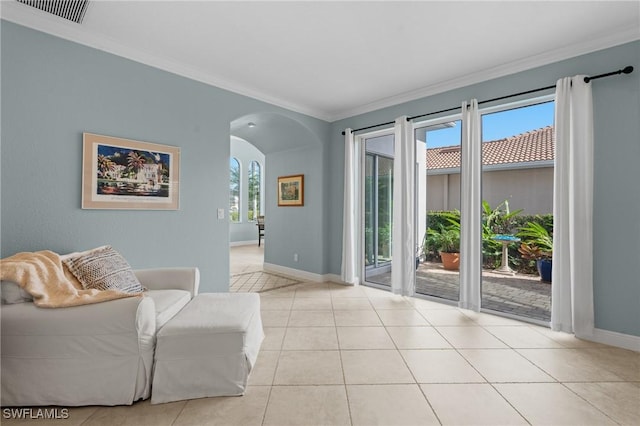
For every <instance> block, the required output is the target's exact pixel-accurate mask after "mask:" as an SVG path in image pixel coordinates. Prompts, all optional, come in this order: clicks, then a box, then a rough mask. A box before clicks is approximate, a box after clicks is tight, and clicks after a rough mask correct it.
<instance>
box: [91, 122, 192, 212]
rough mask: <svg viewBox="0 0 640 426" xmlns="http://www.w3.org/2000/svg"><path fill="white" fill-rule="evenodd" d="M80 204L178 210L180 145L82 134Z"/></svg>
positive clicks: (94, 207) (135, 208)
mask: <svg viewBox="0 0 640 426" xmlns="http://www.w3.org/2000/svg"><path fill="white" fill-rule="evenodd" d="M82 148H83V154H82V158H83V162H82V208H83V209H123V210H178V208H179V200H180V194H179V191H180V178H179V175H180V148H178V147H175V146H169V145H160V144H156V143H150V142H141V141H134V140H129V139H121V138H116V137H112V136H103V135H96V134H93V133H83V135H82Z"/></svg>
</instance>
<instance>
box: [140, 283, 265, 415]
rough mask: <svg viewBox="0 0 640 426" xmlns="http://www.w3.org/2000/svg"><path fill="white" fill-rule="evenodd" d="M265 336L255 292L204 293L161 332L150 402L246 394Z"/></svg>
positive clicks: (157, 344) (158, 336) (157, 346)
mask: <svg viewBox="0 0 640 426" xmlns="http://www.w3.org/2000/svg"><path fill="white" fill-rule="evenodd" d="M263 338H264V332H263V330H262V319H261V317H260V296H259V295H258V294H257V293H203V294H199V295H197V296H196V297H194V298H193V300H191V302H189V304H188V305H187V306H185V307H184V308H183V309H182V311H180V312H178V314H176V316H175V317H173V318H172V319H171V320H169V322H167V323H166V324H165V326H164V327H162V328H161V329H160V331H159V332H158V334H157V342H156V352H155V363H154V373H153V382H152V389H151V403H152V404H160V403H163V402H170V401H178V400H183V399H192V398H204V397H209V396H223V395H224V396H231V395H243V394H244V391H245V388H246V386H247V379H248V378H249V372H250V371H251V368H252V367H253V365H254V364H255V361H256V358H257V356H258V351H259V350H260V344H261V343H262V339H263Z"/></svg>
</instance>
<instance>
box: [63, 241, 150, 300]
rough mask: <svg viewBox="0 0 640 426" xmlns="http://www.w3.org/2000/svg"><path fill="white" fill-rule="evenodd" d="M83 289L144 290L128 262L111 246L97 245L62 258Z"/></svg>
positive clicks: (131, 291) (130, 291)
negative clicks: (97, 246)
mask: <svg viewBox="0 0 640 426" xmlns="http://www.w3.org/2000/svg"><path fill="white" fill-rule="evenodd" d="M63 262H64V264H65V265H66V266H67V268H69V271H71V273H72V274H73V275H74V276H75V277H76V278H77V279H78V281H80V283H82V286H83V287H84V288H85V289H97V290H118V291H121V292H123V293H140V292H142V291H143V290H144V288H143V287H142V284H140V281H138V278H136V276H135V274H134V273H133V270H132V269H131V266H130V265H129V263H128V262H127V261H126V260H125V259H124V258H123V257H122V256H121V255H120V253H118V252H117V251H115V250H114V249H113V248H112V247H111V246H104V247H99V248H97V249H95V250H90V251H88V252H83V253H80V254H78V255H77V256H73V255H72V256H70V257H67V258H65V259H64V260H63Z"/></svg>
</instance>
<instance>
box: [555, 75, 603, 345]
mask: <svg viewBox="0 0 640 426" xmlns="http://www.w3.org/2000/svg"><path fill="white" fill-rule="evenodd" d="M553 194H554V196H553V216H554V232H553V237H554V238H553V269H552V282H553V284H552V286H551V302H552V303H551V328H552V329H553V330H557V331H565V332H568V333H571V332H573V333H575V334H576V336H578V337H580V336H585V337H586V336H590V335H592V333H593V328H594V318H593V269H592V268H593V266H592V265H593V262H592V260H593V98H592V93H591V84H589V83H585V82H584V76H582V75H578V76H575V77H566V78H561V79H560V80H558V82H557V84H556V112H555V171H554V191H553Z"/></svg>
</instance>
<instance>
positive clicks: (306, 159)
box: [264, 148, 327, 274]
mask: <svg viewBox="0 0 640 426" xmlns="http://www.w3.org/2000/svg"><path fill="white" fill-rule="evenodd" d="M322 156H323V152H322V150H321V149H319V148H315V149H314V148H303V149H296V150H290V151H282V152H277V153H273V154H267V160H266V161H267V164H268V165H269V167H268V169H267V181H266V183H267V187H266V190H265V195H266V203H267V212H268V214H267V215H266V216H265V234H266V240H267V244H266V246H265V254H264V261H265V262H266V263H273V264H276V265H281V266H286V267H288V268H293V269H301V270H303V271H307V272H312V273H315V274H323V273H324V272H325V270H324V259H323V257H322V256H318V255H317V248H318V247H324V244H325V240H324V236H325V234H326V231H325V230H323V223H324V220H323V218H324V215H325V214H326V209H327V207H326V205H325V203H324V201H323V166H322V161H321V159H322ZM302 164H307V167H306V171H305V170H303V168H302V167H301V165H302ZM273 170H279V171H280V172H277V173H275V172H273ZM297 174H304V206H302V207H278V202H277V188H278V176H290V175H297ZM317 213H320V217H318V215H317ZM300 221H301V222H300ZM300 226H301V227H304V228H305V230H306V232H305V233H304V234H299V233H297V232H296V231H295V229H296V228H298V227H300ZM273 232H275V233H276V234H277V235H286V238H272V237H271V235H272V233H273ZM295 253H297V254H298V261H297V262H295V261H294V259H293V255H294V254H295Z"/></svg>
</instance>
